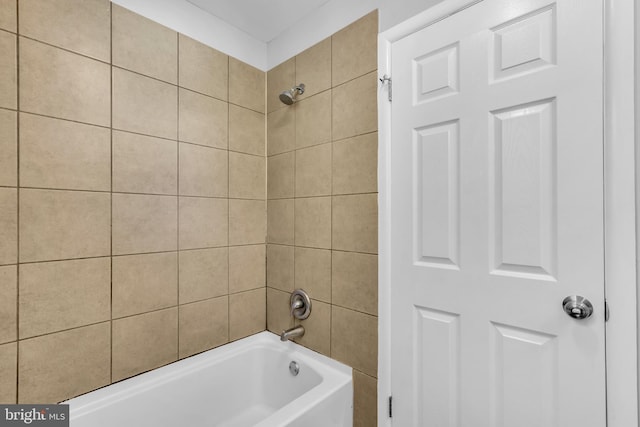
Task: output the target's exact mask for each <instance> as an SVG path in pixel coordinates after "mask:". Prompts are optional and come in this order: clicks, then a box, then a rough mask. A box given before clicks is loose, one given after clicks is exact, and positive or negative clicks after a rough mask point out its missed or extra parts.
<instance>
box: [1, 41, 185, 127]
mask: <svg viewBox="0 0 640 427" xmlns="http://www.w3.org/2000/svg"><path fill="white" fill-rule="evenodd" d="M3 80H4V79H3ZM110 87H111V79H110V67H109V65H108V64H105V63H102V62H98V61H95V60H93V59H89V58H86V57H84V56H80V55H76V54H74V53H70V52H67V51H64V50H62V49H58V48H55V47H51V46H47V45H45V44H42V43H38V42H35V41H32V40H29V39H26V38H21V39H20V109H21V110H22V111H27V112H30V113H38V114H44V115H47V116H53V117H58V118H61V119H69V120H75V121H79V122H84V123H91V124H95V125H101V126H110V124H111V98H110V97H111V93H110ZM174 110H175V107H174Z"/></svg>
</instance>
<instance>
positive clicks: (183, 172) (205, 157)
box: [180, 142, 229, 197]
mask: <svg viewBox="0 0 640 427" xmlns="http://www.w3.org/2000/svg"><path fill="white" fill-rule="evenodd" d="M228 193H229V166H228V152H227V151H226V150H218V149H217V148H211V147H202V146H200V145H193V144H185V143H182V142H181V143H180V195H182V196H208V197H227V194H228Z"/></svg>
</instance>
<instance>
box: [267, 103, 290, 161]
mask: <svg viewBox="0 0 640 427" xmlns="http://www.w3.org/2000/svg"><path fill="white" fill-rule="evenodd" d="M278 102H279V101H278ZM283 105H284V104H283ZM295 148H296V106H294V105H292V106H289V107H288V108H282V109H280V110H277V111H274V112H273V113H269V115H267V154H268V155H270V156H272V155H274V154H279V153H284V152H287V151H292V150H294V149H295Z"/></svg>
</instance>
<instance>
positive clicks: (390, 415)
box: [389, 396, 393, 418]
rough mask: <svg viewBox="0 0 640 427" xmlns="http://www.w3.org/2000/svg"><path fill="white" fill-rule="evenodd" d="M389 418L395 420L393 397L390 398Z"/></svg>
mask: <svg viewBox="0 0 640 427" xmlns="http://www.w3.org/2000/svg"><path fill="white" fill-rule="evenodd" d="M389 418H393V396H389Z"/></svg>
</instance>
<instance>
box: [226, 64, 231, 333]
mask: <svg viewBox="0 0 640 427" xmlns="http://www.w3.org/2000/svg"><path fill="white" fill-rule="evenodd" d="M230 104H231V59H230V58H229V57H228V56H227V342H231V295H230V294H229V291H230V283H229V282H230V280H231V261H230V258H231V251H230V250H229V245H230V243H231V242H230V235H231V202H230V195H231V168H230V162H229V159H230V156H229V148H230V147H229V122H230V117H229V115H230V110H231V108H230V107H229V105H230Z"/></svg>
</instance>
